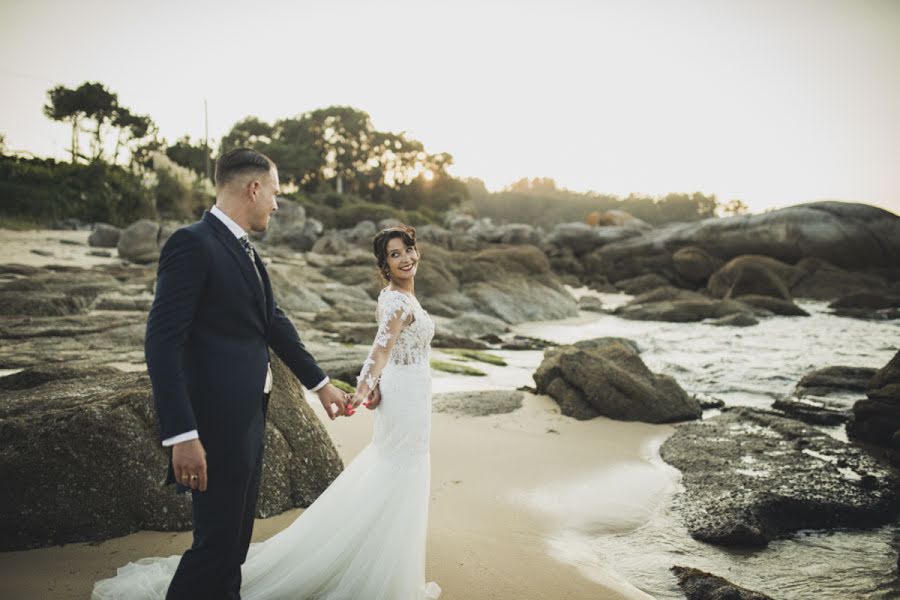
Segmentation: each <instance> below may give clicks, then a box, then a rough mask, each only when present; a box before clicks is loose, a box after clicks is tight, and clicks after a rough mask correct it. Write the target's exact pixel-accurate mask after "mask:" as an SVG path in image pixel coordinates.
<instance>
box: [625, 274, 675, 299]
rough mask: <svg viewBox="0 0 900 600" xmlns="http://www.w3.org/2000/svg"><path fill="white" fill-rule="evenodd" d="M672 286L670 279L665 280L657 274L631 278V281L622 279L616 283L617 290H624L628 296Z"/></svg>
mask: <svg viewBox="0 0 900 600" xmlns="http://www.w3.org/2000/svg"><path fill="white" fill-rule="evenodd" d="M671 285H672V284H671V283H669V280H668V279H664V278H662V277H660V276H659V275H657V274H656V273H647V274H646V275H638V276H637V277H631V278H629V279H620V280H619V281H617V282H616V283H615V286H616V288H618V289H620V290H622V291H623V292H625V293H626V294H631V295H632V296H634V295H637V294H643V293H645V292H649V291H650V290H655V289H656V288H660V287H670V286H671Z"/></svg>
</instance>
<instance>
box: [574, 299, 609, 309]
mask: <svg viewBox="0 0 900 600" xmlns="http://www.w3.org/2000/svg"><path fill="white" fill-rule="evenodd" d="M578 310H584V311H589V312H606V311H605V309H604V308H603V301H602V300H601V299H600V298H598V297H597V296H582V297H581V298H579V299H578Z"/></svg>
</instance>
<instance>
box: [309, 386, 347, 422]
mask: <svg viewBox="0 0 900 600" xmlns="http://www.w3.org/2000/svg"><path fill="white" fill-rule="evenodd" d="M316 395H317V396H318V397H319V402H321V403H322V407H323V408H324V409H325V413H326V414H328V418H329V419H331V420H332V421H334V418H335V417H337V416H340V415H343V414H345V412H346V410H345V408H344V407H345V405H346V402H347V396H346V394H344V392H342V391H341V390H339V389H337V388H336V387H335V386H333V385H332V384H330V383H328V384H326V385H325V387H323V388H322V389H320V390H319V391H317V392H316ZM332 405H334V406H337V411H336V412H332V411H331V407H332Z"/></svg>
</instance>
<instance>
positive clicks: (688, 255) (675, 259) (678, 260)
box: [672, 246, 723, 285]
mask: <svg viewBox="0 0 900 600" xmlns="http://www.w3.org/2000/svg"><path fill="white" fill-rule="evenodd" d="M672 264H673V265H674V266H675V271H676V272H677V273H678V274H679V275H681V276H682V277H683V278H684V279H685V280H686V281H688V282H690V283H692V284H694V285H706V282H707V280H708V279H709V277H710V276H711V275H712V274H713V273H715V272H716V271H718V270H719V269H720V268H721V267H722V264H723V261H722V259H720V258H717V257H715V256H712V255H711V254H710V253H709V252H707V251H706V250H704V249H703V248H698V247H696V246H686V247H684V248H680V249H678V250H677V251H675V253H674V254H673V255H672Z"/></svg>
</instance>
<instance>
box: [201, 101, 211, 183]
mask: <svg viewBox="0 0 900 600" xmlns="http://www.w3.org/2000/svg"><path fill="white" fill-rule="evenodd" d="M203 129H204V131H203V156H204V157H205V158H206V178H207V179H209V180H210V181H212V173H210V171H209V110H208V109H207V106H206V98H204V99H203Z"/></svg>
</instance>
